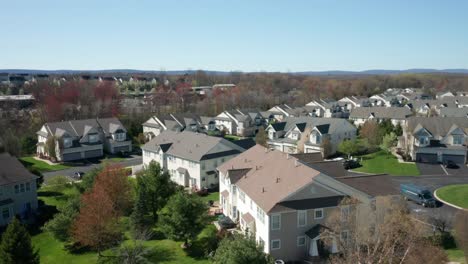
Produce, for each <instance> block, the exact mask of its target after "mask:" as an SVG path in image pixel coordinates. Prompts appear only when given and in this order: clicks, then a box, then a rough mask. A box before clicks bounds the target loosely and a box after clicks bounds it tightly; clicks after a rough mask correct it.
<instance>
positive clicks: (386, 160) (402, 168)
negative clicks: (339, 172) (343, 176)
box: [354, 150, 419, 176]
mask: <svg viewBox="0 0 468 264" xmlns="http://www.w3.org/2000/svg"><path fill="white" fill-rule="evenodd" d="M361 164H362V167H359V168H356V169H354V171H358V172H366V173H376V174H378V173H386V174H390V175H395V176H417V175H419V170H418V167H417V166H416V164H409V163H399V162H398V159H397V158H396V157H395V156H393V155H392V154H391V153H387V152H385V151H383V150H381V151H378V152H375V153H372V154H368V155H364V156H362V162H361Z"/></svg>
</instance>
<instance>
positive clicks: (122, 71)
mask: <svg viewBox="0 0 468 264" xmlns="http://www.w3.org/2000/svg"><path fill="white" fill-rule="evenodd" d="M203 71H204V72H206V73H207V74H210V75H226V74H230V73H231V72H229V71H210V70H203ZM195 72H197V70H185V71H183V70H174V71H146V70H135V69H109V70H90V71H87V70H35V69H0V73H10V74H20V73H23V74H58V75H69V74H93V75H99V74H106V75H108V74H112V73H116V74H168V75H182V74H192V73H195ZM243 73H259V72H243ZM262 73H268V72H262ZM271 73H274V72H271ZM405 73H452V74H468V69H442V70H437V69H408V70H384V69H382V70H379V69H375V70H366V71H339V70H335V71H304V72H290V74H294V75H315V76H324V75H395V74H405Z"/></svg>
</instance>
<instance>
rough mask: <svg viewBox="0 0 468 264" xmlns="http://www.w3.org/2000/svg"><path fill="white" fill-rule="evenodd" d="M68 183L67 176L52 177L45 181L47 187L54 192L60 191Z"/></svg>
mask: <svg viewBox="0 0 468 264" xmlns="http://www.w3.org/2000/svg"><path fill="white" fill-rule="evenodd" d="M69 183H70V179H69V178H68V177H67V176H62V175H57V176H53V177H52V178H50V179H49V180H48V181H47V185H48V186H51V188H53V189H54V191H57V190H61V189H63V188H64V187H66V185H67V184H69Z"/></svg>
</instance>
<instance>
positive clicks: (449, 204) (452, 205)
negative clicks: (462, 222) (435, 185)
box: [434, 188, 468, 211]
mask: <svg viewBox="0 0 468 264" xmlns="http://www.w3.org/2000/svg"><path fill="white" fill-rule="evenodd" d="M439 189H440V188H439ZM439 189H437V190H435V191H434V197H435V198H436V199H437V200H439V201H440V202H441V203H444V204H446V205H448V206H451V207H453V208H456V209H458V210H464V211H468V209H465V208H463V207H460V206H457V205H454V204H451V203H449V202H446V201H444V200H442V199H440V198H439V196H437V191H438V190H439Z"/></svg>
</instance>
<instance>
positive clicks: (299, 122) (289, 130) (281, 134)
mask: <svg viewBox="0 0 468 264" xmlns="http://www.w3.org/2000/svg"><path fill="white" fill-rule="evenodd" d="M265 131H266V133H267V134H268V141H267V143H268V146H269V147H271V148H274V149H277V150H280V151H282V152H287V153H299V152H304V153H311V152H322V153H323V152H324V149H323V143H324V141H325V139H327V140H328V142H329V143H330V149H328V150H326V151H328V153H327V154H328V155H331V154H333V153H335V152H336V151H337V149H338V145H339V144H340V143H341V142H342V141H343V140H347V139H349V140H352V139H354V138H356V131H357V129H356V127H354V126H353V125H352V124H351V123H349V122H348V121H347V120H345V119H341V118H318V117H288V118H286V119H285V120H284V122H278V123H275V124H271V125H269V126H268V127H267V128H266V130H265Z"/></svg>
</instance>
